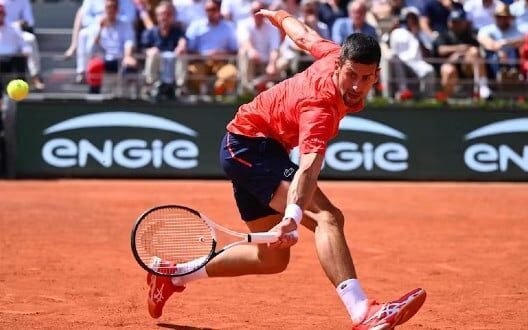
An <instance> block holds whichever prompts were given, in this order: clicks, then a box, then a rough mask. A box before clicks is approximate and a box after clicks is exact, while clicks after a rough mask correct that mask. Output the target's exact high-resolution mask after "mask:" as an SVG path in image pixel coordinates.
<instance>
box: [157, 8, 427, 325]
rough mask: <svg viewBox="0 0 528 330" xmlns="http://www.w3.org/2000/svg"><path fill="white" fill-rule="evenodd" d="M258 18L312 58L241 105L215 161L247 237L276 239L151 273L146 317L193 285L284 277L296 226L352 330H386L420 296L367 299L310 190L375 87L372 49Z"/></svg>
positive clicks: (337, 231)
mask: <svg viewBox="0 0 528 330" xmlns="http://www.w3.org/2000/svg"><path fill="white" fill-rule="evenodd" d="M259 14H260V15H262V16H264V17H266V18H268V19H269V20H270V22H271V23H273V24H274V25H275V26H276V27H277V28H279V29H280V30H281V31H282V32H284V33H285V34H286V35H288V36H289V37H290V38H291V39H292V40H293V41H294V42H295V43H296V44H297V46H299V47H300V48H301V49H303V50H305V51H307V52H309V53H310V54H311V55H312V56H313V57H314V58H315V59H316V61H315V62H314V63H313V64H312V65H311V66H310V67H309V68H308V69H306V70H305V71H303V72H301V73H299V74H297V75H295V76H294V77H292V78H290V79H287V80H285V81H283V82H281V83H279V84H277V85H276V86H274V87H272V88H271V89H269V90H268V91H265V92H263V93H261V94H259V95H258V96H257V97H256V98H255V99H254V100H253V101H251V102H250V103H248V104H244V105H242V106H240V108H239V110H238V112H237V114H236V116H235V118H234V119H233V120H232V121H231V122H230V123H229V124H228V125H227V133H226V135H225V137H224V138H223V141H222V145H221V150H220V158H221V163H222V166H223V168H224V171H225V173H226V175H227V177H229V178H230V179H231V180H232V183H233V189H234V196H235V200H236V203H237V206H238V209H239V211H240V215H241V217H242V219H243V220H244V221H245V222H246V224H247V226H248V227H249V230H250V231H252V232H260V231H268V230H269V231H277V232H279V233H280V238H279V240H278V241H277V242H276V243H273V244H271V245H269V246H267V245H258V246H249V245H243V246H237V247H234V248H232V249H229V250H228V251H226V252H225V253H223V254H221V255H219V256H218V257H217V258H215V259H213V260H212V261H211V262H210V263H208V264H207V265H206V267H203V268H201V269H200V270H199V271H196V272H194V273H191V274H188V275H185V276H183V277H164V276H154V275H150V274H149V275H148V278H147V282H148V283H149V285H150V290H149V299H148V307H149V313H150V315H151V316H152V317H153V318H158V317H160V316H161V314H162V309H163V306H164V305H165V303H166V301H167V299H168V298H169V297H170V296H171V295H172V294H173V293H174V292H180V291H182V290H183V289H184V288H185V285H187V284H188V283H189V282H192V281H195V280H198V279H202V278H207V277H227V276H241V275H249V274H274V273H279V272H282V271H283V270H285V269H286V267H287V265H288V263H289V260H290V247H291V246H292V245H294V244H295V243H296V242H297V240H298V235H297V234H296V233H297V231H296V230H297V226H298V225H299V224H303V225H304V226H306V227H307V228H308V229H310V230H311V231H313V232H314V233H315V243H316V250H317V254H318V257H319V260H320V263H321V266H322V267H323V269H324V271H325V273H326V275H327V276H328V278H329V280H330V281H331V282H332V284H333V285H334V287H335V288H336V291H337V294H338V295H339V297H340V298H341V300H342V301H343V304H344V305H345V307H346V309H347V311H348V313H349V314H350V318H351V320H352V328H353V329H393V328H394V327H395V326H397V325H399V324H402V323H404V322H406V321H407V320H408V319H409V318H411V317H412V316H413V315H414V314H415V313H416V312H417V311H418V310H419V309H420V307H421V306H422V304H423V303H424V301H425V297H426V293H425V291H424V290H423V289H415V290H412V291H410V292H409V293H407V294H405V295H403V296H402V297H401V298H400V299H398V300H394V301H391V302H389V303H385V304H380V303H377V302H375V301H374V300H371V299H368V298H367V296H366V295H365V293H364V291H363V289H362V287H361V284H360V282H359V280H358V279H357V275H356V271H355V269H354V264H353V262H352V257H351V255H350V251H349V248H348V246H347V242H346V239H345V236H344V232H343V224H344V216H343V213H341V211H340V210H339V209H337V208H336V207H335V206H334V205H333V204H332V203H331V202H330V200H329V199H328V198H327V197H326V196H325V194H324V193H323V192H322V191H321V189H320V188H319V187H318V186H317V179H318V176H319V172H320V169H321V165H322V164H323V159H324V154H325V150H326V148H327V144H328V141H329V140H331V139H332V138H333V137H335V136H336V135H337V133H338V127H339V121H340V120H341V119H342V118H343V117H344V116H345V115H346V114H348V113H355V112H358V111H361V110H362V109H363V106H364V99H365V97H366V95H367V93H368V92H369V90H370V89H371V88H372V85H373V84H374V83H376V82H377V81H378V77H379V71H380V69H379V62H380V58H381V50H380V47H379V44H378V42H377V41H376V40H375V39H374V38H372V37H369V36H367V35H365V34H359V33H355V34H352V35H350V36H349V37H348V38H347V39H346V41H345V42H344V44H343V46H342V47H340V46H339V45H337V44H335V43H333V42H331V41H328V40H325V39H323V38H322V37H321V36H319V35H318V34H317V33H316V32H315V31H313V30H312V29H310V28H309V27H308V26H306V25H305V24H303V23H302V22H300V21H299V20H297V19H296V18H294V17H293V16H291V15H290V14H288V13H287V12H285V11H283V10H279V11H270V10H261V11H260V12H259ZM295 146H299V148H300V155H301V156H300V161H299V166H296V165H295V164H294V163H292V162H291V161H290V159H289V156H288V155H289V151H290V150H291V149H292V148H294V147H295ZM160 265H161V266H163V267H167V266H169V267H171V266H174V265H166V264H160Z"/></svg>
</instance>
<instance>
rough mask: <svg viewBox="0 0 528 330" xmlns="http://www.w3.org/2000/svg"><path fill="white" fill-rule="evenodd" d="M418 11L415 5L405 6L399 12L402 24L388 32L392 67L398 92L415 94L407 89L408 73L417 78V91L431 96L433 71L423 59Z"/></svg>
mask: <svg viewBox="0 0 528 330" xmlns="http://www.w3.org/2000/svg"><path fill="white" fill-rule="evenodd" d="M419 15H420V12H419V11H418V9H417V8H415V7H406V8H404V9H403V10H402V12H401V21H402V25H401V26H400V27H399V28H397V29H395V30H393V31H392V32H391V34H390V40H389V45H390V50H391V52H392V54H393V57H392V67H393V70H394V75H395V76H396V80H397V83H398V88H399V93H400V94H409V93H411V94H417V93H414V91H412V90H409V86H408V84H407V78H408V77H409V74H411V75H412V76H414V77H417V78H418V80H419V85H420V87H419V93H420V94H422V96H431V95H430V94H431V92H432V91H433V86H434V79H435V71H434V68H433V66H432V65H431V64H429V63H427V62H426V61H425V60H424V59H423V55H422V52H424V51H425V49H424V48H425V47H424V46H423V45H422V43H421V41H420V34H421V33H423V32H422V31H421V30H420V24H419Z"/></svg>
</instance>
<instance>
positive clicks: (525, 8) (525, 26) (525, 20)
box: [510, 0, 528, 33]
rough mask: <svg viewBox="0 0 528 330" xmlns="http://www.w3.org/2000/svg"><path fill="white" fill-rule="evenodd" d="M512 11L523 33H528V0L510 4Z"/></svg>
mask: <svg viewBox="0 0 528 330" xmlns="http://www.w3.org/2000/svg"><path fill="white" fill-rule="evenodd" d="M510 11H511V14H512V15H513V16H515V24H516V25H517V28H518V29H519V31H521V32H522V33H528V1H526V0H519V1H516V2H514V3H512V4H511V5H510Z"/></svg>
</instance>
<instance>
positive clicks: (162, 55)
mask: <svg viewBox="0 0 528 330" xmlns="http://www.w3.org/2000/svg"><path fill="white" fill-rule="evenodd" d="M262 8H269V9H273V10H275V9H284V10H287V11H288V12H290V13H292V14H294V15H296V16H297V17H299V18H300V19H301V20H302V21H304V22H305V23H306V24H307V25H309V26H310V27H311V28H313V29H314V30H316V31H318V32H319V33H320V34H321V35H322V36H323V37H325V38H328V39H331V40H333V41H335V42H336V43H339V44H340V43H342V42H343V40H344V39H345V38H346V37H347V36H348V35H350V34H351V33H354V32H361V33H366V34H370V35H372V36H374V37H376V38H377V39H378V40H379V42H380V44H381V46H382V50H383V58H384V63H385V64H384V65H383V70H382V71H385V73H386V74H385V76H384V77H385V78H384V79H382V80H381V82H380V83H379V84H377V87H376V89H375V90H374V91H373V93H382V91H383V90H385V91H389V92H388V93H389V94H384V95H388V96H390V97H394V98H396V99H401V100H405V99H411V98H430V97H436V98H437V99H447V98H451V97H454V96H456V95H463V96H464V97H472V98H476V99H490V98H491V97H493V95H494V94H495V93H497V92H500V90H501V86H510V85H508V84H509V83H512V82H514V83H515V84H517V85H521V86H522V84H525V83H526V82H525V81H526V80H527V79H526V77H527V73H528V37H527V36H528V2H527V1H526V0H517V1H501V0H464V1H462V0H460V1H454V0H423V1H422V0H350V1H348V2H347V1H344V2H342V0H221V1H220V0H172V2H170V1H167V0H84V1H83V2H82V4H81V6H80V7H79V9H78V10H77V13H76V16H75V21H74V24H73V26H72V34H71V35H72V38H71V45H70V47H69V48H68V49H67V50H66V51H65V53H64V55H65V56H66V57H75V60H76V78H75V82H76V83H77V84H80V85H86V90H87V91H88V92H89V93H100V92H101V86H103V82H104V81H105V80H107V79H109V77H111V76H113V77H118V78H119V80H120V81H137V80H139V81H140V86H141V88H140V89H141V91H142V92H141V93H140V94H141V95H142V96H143V97H146V98H149V99H160V98H166V99H174V98H176V97H177V95H185V94H188V95H203V96H208V95H226V94H239V93H250V94H257V93H260V92H262V91H263V90H265V89H267V88H269V87H270V86H272V85H273V84H275V83H277V82H278V81H280V80H282V79H284V78H286V77H288V76H290V75H292V74H295V73H296V72H298V71H301V70H303V69H304V68H306V67H307V66H308V65H309V64H310V63H311V61H312V59H311V58H310V56H309V55H307V54H306V53H303V52H301V51H300V50H299V49H298V48H297V47H296V46H295V44H294V43H293V42H292V41H291V40H290V39H289V38H288V37H285V36H284V35H280V33H279V31H278V30H277V29H276V28H275V27H273V26H272V25H271V24H270V23H269V22H267V21H266V20H264V19H263V18H262V17H260V16H258V15H256V13H257V12H258V11H259V10H260V9H262ZM36 28H38V27H35V20H34V18H33V13H32V9H31V3H30V2H29V0H0V74H1V75H2V81H4V83H5V80H6V79H5V77H7V76H9V77H10V78H12V77H13V76H19V77H29V78H30V82H31V85H32V90H44V91H45V89H46V86H45V85H44V81H43V80H42V78H41V72H40V71H41V68H40V67H41V66H40V55H39V47H38V34H36V33H35V30H36ZM21 54H22V56H21ZM3 88H4V87H2V89H3Z"/></svg>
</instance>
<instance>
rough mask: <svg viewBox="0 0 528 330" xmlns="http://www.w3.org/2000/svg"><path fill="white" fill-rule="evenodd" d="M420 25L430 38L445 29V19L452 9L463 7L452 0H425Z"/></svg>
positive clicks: (432, 38) (462, 8) (461, 8)
mask: <svg viewBox="0 0 528 330" xmlns="http://www.w3.org/2000/svg"><path fill="white" fill-rule="evenodd" d="M425 1H426V2H425V3H424V6H423V10H422V16H421V18H420V27H421V29H422V31H424V32H425V33H426V34H427V35H428V36H429V38H430V39H431V40H434V39H436V37H437V36H438V34H439V33H444V32H446V30H447V19H448V17H449V13H450V12H451V11H452V10H462V11H463V10H464V7H463V6H462V5H461V4H460V3H458V2H454V1H453V0H425Z"/></svg>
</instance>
